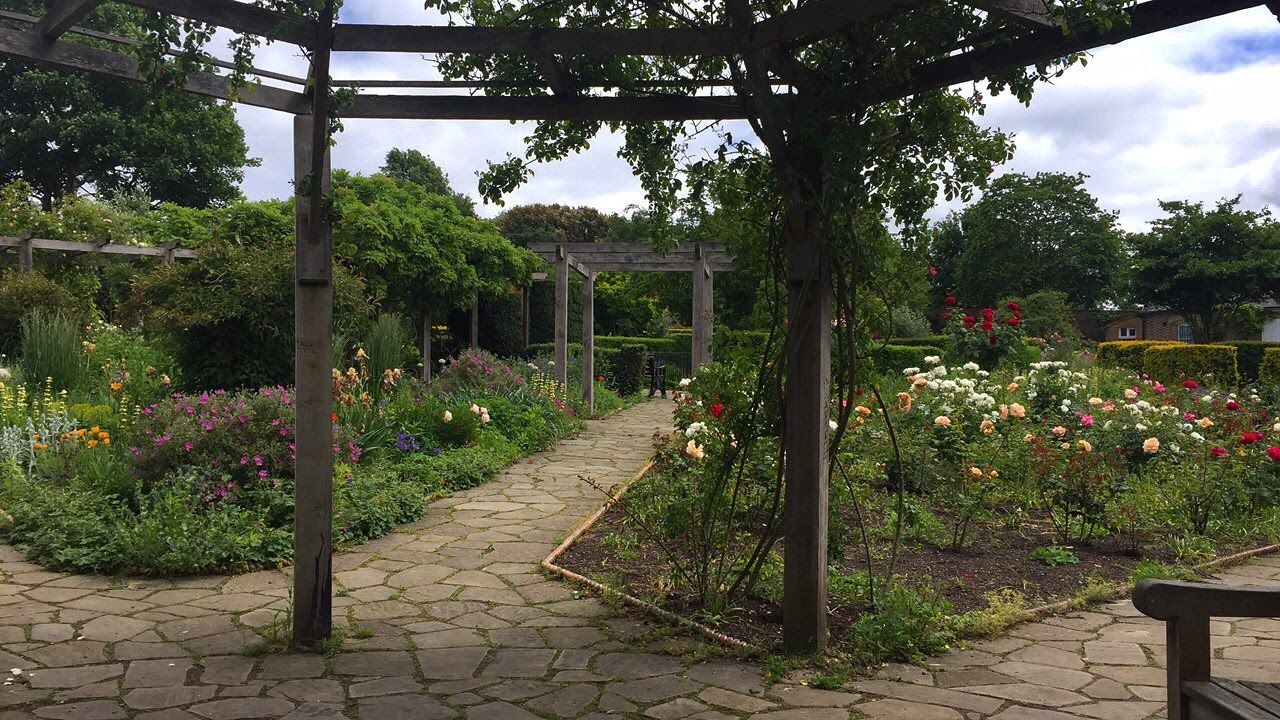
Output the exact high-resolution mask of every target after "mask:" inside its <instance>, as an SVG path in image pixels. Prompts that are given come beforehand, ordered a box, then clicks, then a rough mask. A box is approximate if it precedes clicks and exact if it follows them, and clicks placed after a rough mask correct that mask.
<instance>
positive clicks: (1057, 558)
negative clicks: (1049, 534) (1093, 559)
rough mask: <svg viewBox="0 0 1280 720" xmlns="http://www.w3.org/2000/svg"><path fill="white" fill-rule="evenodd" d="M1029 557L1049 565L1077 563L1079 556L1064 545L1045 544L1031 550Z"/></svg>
mask: <svg viewBox="0 0 1280 720" xmlns="http://www.w3.org/2000/svg"><path fill="white" fill-rule="evenodd" d="M1031 559H1032V560H1035V561H1036V562H1038V563H1041V564H1044V565H1048V566H1049V567H1058V566H1060V565H1076V564H1079V562H1080V558H1079V557H1078V556H1077V555H1076V554H1075V553H1074V552H1072V551H1071V548H1069V547H1066V546H1064V545H1045V546H1043V547H1038V548H1036V549H1035V550H1032V551H1031Z"/></svg>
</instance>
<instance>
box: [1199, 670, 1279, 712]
mask: <svg viewBox="0 0 1280 720" xmlns="http://www.w3.org/2000/svg"><path fill="white" fill-rule="evenodd" d="M1182 692H1183V694H1185V695H1186V696H1187V697H1188V698H1190V699H1191V701H1192V703H1193V704H1204V705H1207V706H1209V707H1210V708H1213V709H1214V710H1217V711H1220V712H1218V713H1215V714H1217V715H1223V716H1226V717H1233V718H1239V719H1240V720H1277V718H1280V716H1278V715H1275V714H1273V713H1270V712H1267V711H1266V710H1265V709H1263V708H1261V707H1259V706H1257V705H1255V704H1253V703H1252V702H1250V701H1249V700H1247V699H1245V698H1243V697H1241V696H1239V695H1237V694H1235V693H1234V692H1232V691H1231V690H1229V689H1227V688H1225V687H1223V686H1222V685H1220V684H1219V681H1214V680H1209V681H1199V680H1198V681H1194V682H1188V683H1183V684H1182Z"/></svg>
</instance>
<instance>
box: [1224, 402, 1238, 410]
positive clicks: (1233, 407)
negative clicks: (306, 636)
mask: <svg viewBox="0 0 1280 720" xmlns="http://www.w3.org/2000/svg"><path fill="white" fill-rule="evenodd" d="M1227 409H1228V410H1239V409H1240V403H1238V402H1236V401H1235V400H1228V401H1227Z"/></svg>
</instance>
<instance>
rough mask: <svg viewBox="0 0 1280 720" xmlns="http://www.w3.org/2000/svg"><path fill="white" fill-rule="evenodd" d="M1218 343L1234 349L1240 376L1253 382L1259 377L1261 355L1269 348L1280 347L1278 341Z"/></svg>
mask: <svg viewBox="0 0 1280 720" xmlns="http://www.w3.org/2000/svg"><path fill="white" fill-rule="evenodd" d="M1217 344H1218V345H1230V346H1231V347H1234V348H1235V349H1236V364H1237V365H1238V366H1239V368H1240V378H1241V379H1242V380H1243V381H1244V382H1253V381H1254V380H1257V379H1258V378H1259V377H1260V370H1261V367H1262V356H1263V354H1264V353H1265V352H1266V351H1267V350H1270V349H1280V342H1263V341H1261V340H1227V341H1225V342H1220V343H1217Z"/></svg>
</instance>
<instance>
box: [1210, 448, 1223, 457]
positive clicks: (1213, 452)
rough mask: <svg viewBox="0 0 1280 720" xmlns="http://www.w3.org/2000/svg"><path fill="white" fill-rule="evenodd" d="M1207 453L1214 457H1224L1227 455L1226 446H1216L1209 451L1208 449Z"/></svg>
mask: <svg viewBox="0 0 1280 720" xmlns="http://www.w3.org/2000/svg"><path fill="white" fill-rule="evenodd" d="M1209 454H1210V455H1212V456H1214V457H1216V458H1220V457H1226V456H1227V449H1226V448H1224V447H1216V448H1213V449H1212V450H1210V451H1209Z"/></svg>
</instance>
